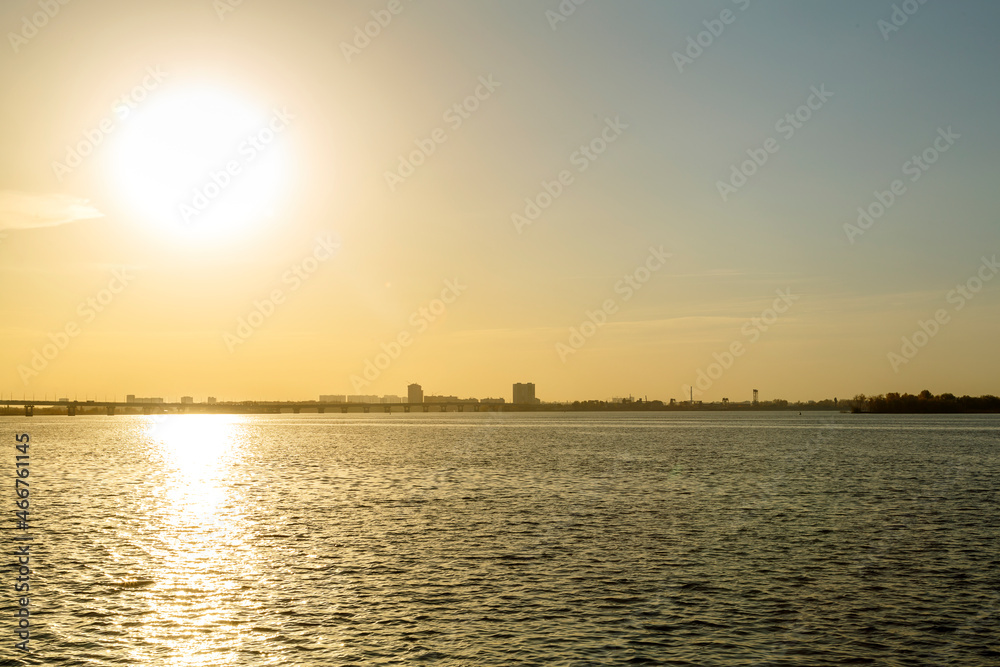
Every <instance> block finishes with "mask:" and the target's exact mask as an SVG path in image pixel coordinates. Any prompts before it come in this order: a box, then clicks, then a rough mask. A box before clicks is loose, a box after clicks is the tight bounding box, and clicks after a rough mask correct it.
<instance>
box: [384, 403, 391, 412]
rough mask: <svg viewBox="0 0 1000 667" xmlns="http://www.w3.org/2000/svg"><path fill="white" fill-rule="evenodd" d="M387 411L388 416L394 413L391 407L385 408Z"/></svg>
mask: <svg viewBox="0 0 1000 667" xmlns="http://www.w3.org/2000/svg"><path fill="white" fill-rule="evenodd" d="M385 411H386V413H387V414H390V413H392V407H391V406H388V405H387V406H385Z"/></svg>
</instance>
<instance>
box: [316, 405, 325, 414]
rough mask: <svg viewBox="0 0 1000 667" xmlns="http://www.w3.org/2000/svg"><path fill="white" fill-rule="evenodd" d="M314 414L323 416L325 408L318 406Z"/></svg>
mask: <svg viewBox="0 0 1000 667" xmlns="http://www.w3.org/2000/svg"><path fill="white" fill-rule="evenodd" d="M316 412H318V413H319V414H323V413H324V412H326V408H324V407H323V406H320V407H318V408H316Z"/></svg>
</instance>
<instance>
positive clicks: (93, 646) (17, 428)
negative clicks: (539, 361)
mask: <svg viewBox="0 0 1000 667" xmlns="http://www.w3.org/2000/svg"><path fill="white" fill-rule="evenodd" d="M0 424H2V425H3V426H4V429H3V431H4V432H5V433H7V434H8V435H6V436H4V437H5V440H6V443H7V444H5V445H4V450H5V451H3V457H4V459H5V460H6V461H7V463H4V464H3V466H2V469H3V470H7V471H8V472H7V473H2V474H3V475H4V476H5V477H4V478H5V479H7V480H8V481H4V482H2V484H0V486H2V488H3V489H4V491H3V493H4V494H6V496H5V498H4V499H3V502H4V506H5V507H6V508H7V509H10V508H11V506H12V500H13V493H12V491H11V488H12V487H13V474H12V473H11V472H9V471H10V470H12V469H13V456H14V454H15V452H14V450H13V447H14V444H16V443H15V442H14V439H13V434H14V433H15V432H21V431H26V432H28V433H30V435H31V438H32V442H31V444H32V447H31V450H30V451H31V457H32V458H31V470H32V476H31V481H32V487H31V488H32V496H31V499H32V510H33V517H34V519H35V523H36V525H37V527H38V530H37V531H36V532H37V537H36V543H35V545H34V546H33V549H34V551H35V555H34V562H33V567H34V572H33V573H32V577H33V583H32V610H33V612H34V615H33V617H32V618H33V621H34V623H35V624H36V625H35V627H36V633H35V634H34V636H33V639H32V646H33V647H34V652H33V654H32V655H31V656H28V657H26V656H24V655H21V654H20V653H19V652H17V651H15V650H14V648H13V643H14V640H13V639H12V635H13V624H12V622H11V621H10V620H9V619H10V618H11V616H10V615H7V619H8V620H5V621H3V622H2V624H0V625H2V628H0V629H2V645H0V663H3V664H13V665H28V664H30V665H95V666H105V665H176V666H182V665H184V666H186V665H190V666H195V665H198V666H210V665H310V666H312V665H390V664H429V665H430V664H433V665H604V664H626V663H630V664H670V665H842V664H878V665H997V664H1000V640H998V634H1000V630H998V628H1000V517H998V500H1000V494H998V487H1000V481H998V480H1000V419H998V418H997V417H991V416H962V417H927V416H872V415H846V414H826V413H815V414H805V415H801V416H800V415H798V414H795V413H781V414H765V413H750V414H733V413H729V414H704V413H701V414H699V413H675V414H663V413H660V414H621V413H619V414H581V413H568V414H541V415H524V414H521V415H510V414H503V415H487V414H457V413H451V414H446V415H442V414H435V413H431V414H419V415H417V414H405V415H404V414H394V415H374V414H373V415H294V416H293V415H284V416H233V417H228V416H197V415H191V416H174V417H166V418H154V417H125V416H116V417H74V418H68V417H35V418H33V419H13V418H4V419H3V420H0ZM8 482H9V483H8ZM8 487H10V488H8ZM7 497H9V498H10V500H11V503H9V504H8V502H7ZM10 516H11V515H8V519H5V520H4V526H3V531H2V535H3V537H4V540H5V542H6V544H5V548H4V553H5V554H10V553H12V552H13V549H12V548H10V546H9V545H10V536H11V535H12V534H13V532H14V531H13V530H11V526H12V521H10V520H9V519H10ZM11 561H12V558H11V557H10V556H5V561H4V568H3V572H4V573H5V574H4V581H3V582H0V586H2V588H0V590H3V591H5V593H4V594H3V597H4V600H3V602H2V604H3V607H4V608H5V609H11V608H12V603H13V597H14V595H13V592H12V588H11V586H12V582H13V579H14V577H15V574H14V569H13V565H11Z"/></svg>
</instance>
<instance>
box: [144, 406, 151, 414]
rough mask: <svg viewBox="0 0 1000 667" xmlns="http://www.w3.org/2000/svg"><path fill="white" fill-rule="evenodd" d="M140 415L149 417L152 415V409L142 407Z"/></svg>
mask: <svg viewBox="0 0 1000 667" xmlns="http://www.w3.org/2000/svg"><path fill="white" fill-rule="evenodd" d="M142 414H144V415H151V414H153V408H151V407H149V406H148V405H144V406H142Z"/></svg>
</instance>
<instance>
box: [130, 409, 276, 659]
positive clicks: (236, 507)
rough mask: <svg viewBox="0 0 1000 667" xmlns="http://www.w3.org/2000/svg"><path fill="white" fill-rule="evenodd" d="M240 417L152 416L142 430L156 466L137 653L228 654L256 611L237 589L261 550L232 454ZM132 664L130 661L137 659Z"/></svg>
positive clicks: (241, 427) (242, 434) (239, 436)
mask: <svg viewBox="0 0 1000 667" xmlns="http://www.w3.org/2000/svg"><path fill="white" fill-rule="evenodd" d="M246 427H247V424H246V419H245V418H242V417H238V416H229V415H225V416H223V415H171V416H166V417H154V418H151V419H150V420H149V423H148V424H147V426H146V430H145V436H146V441H147V444H148V446H149V451H150V455H151V458H153V459H154V460H156V461H157V463H158V466H159V468H160V470H159V474H158V475H157V482H158V484H157V487H158V488H157V489H156V496H157V497H158V498H159V507H157V508H156V510H157V511H156V512H155V517H154V518H151V523H152V525H150V526H149V528H150V532H151V533H153V534H154V535H155V541H154V543H153V545H151V546H152V548H151V550H150V551H151V553H152V554H153V555H154V556H155V569H154V571H152V572H151V573H150V576H151V578H152V579H153V580H154V581H155V582H156V583H155V585H153V586H151V587H150V588H149V589H148V590H145V591H143V592H141V593H140V594H141V595H144V596H146V597H147V602H148V604H149V605H150V609H151V612H152V613H151V614H150V615H149V616H148V617H146V619H144V620H145V622H144V623H143V626H142V631H141V640H142V644H144V645H145V648H144V649H141V651H142V653H143V655H142V656H140V655H138V654H137V655H136V656H135V657H136V659H140V657H141V658H145V659H148V658H150V657H151V656H150V655H149V653H148V651H150V650H152V651H153V652H154V654H155V655H156V656H157V658H159V659H160V660H164V662H163V664H168V665H173V666H177V667H181V666H184V667H202V666H208V665H225V664H232V663H234V662H235V661H236V659H237V656H238V654H239V650H240V647H241V646H242V645H243V644H244V642H245V640H246V639H247V637H248V635H249V634H252V633H250V632H249V629H250V627H251V625H252V624H251V623H250V622H249V621H250V620H251V619H252V618H253V616H254V614H255V611H256V610H254V609H252V607H253V603H252V602H251V601H250V600H249V599H247V598H246V597H245V596H244V594H243V593H242V591H244V590H246V589H247V588H248V582H252V581H254V580H256V579H258V578H259V576H260V569H259V568H258V563H259V562H260V557H259V555H258V554H257V549H256V547H255V544H254V522H253V515H252V511H251V509H250V507H249V506H248V505H249V503H248V499H247V498H246V497H245V495H244V490H245V489H246V488H247V486H246V485H245V484H240V483H239V482H240V480H239V477H240V472H239V464H240V461H241V456H242V451H241V450H242V449H243V447H244V446H245V444H246V442H245V440H246ZM136 664H138V662H137V663H136Z"/></svg>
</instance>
